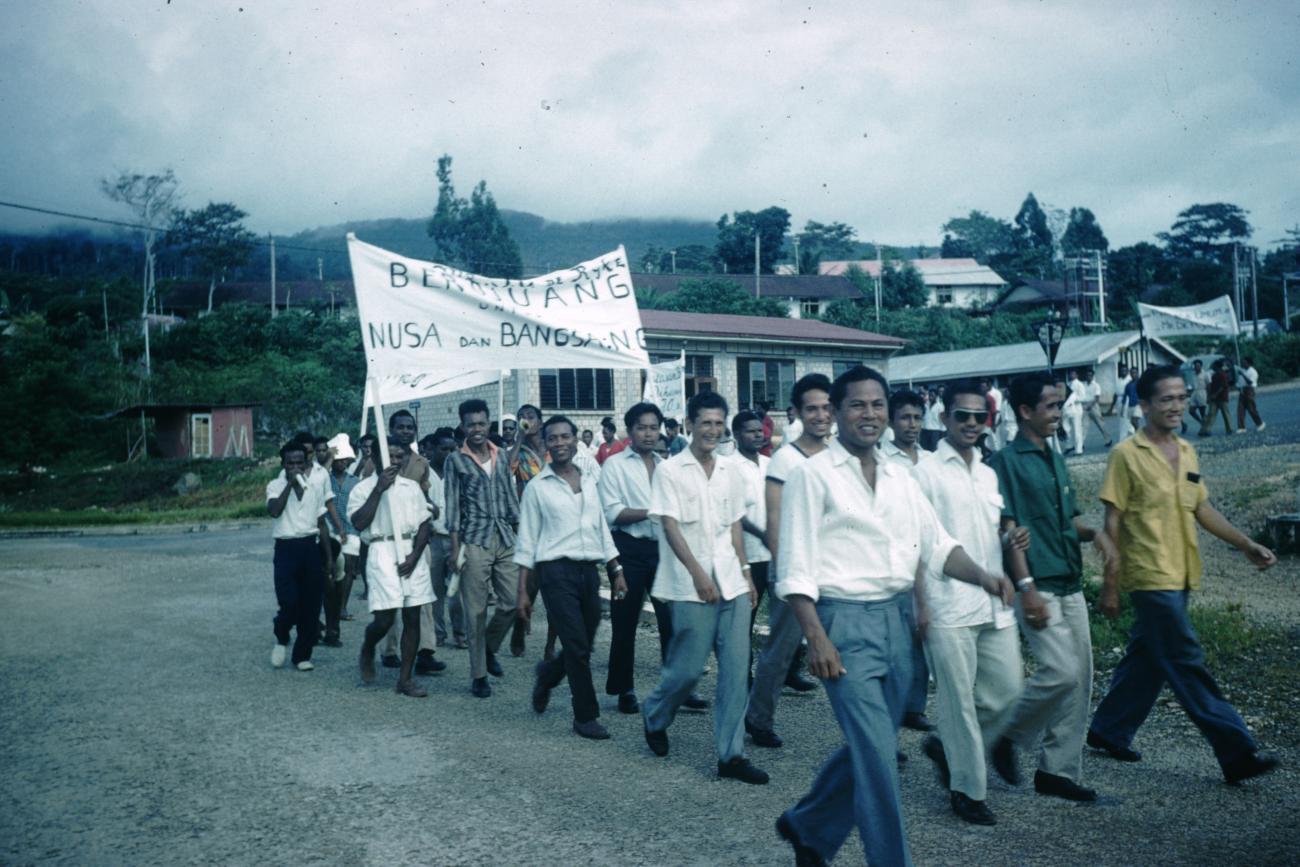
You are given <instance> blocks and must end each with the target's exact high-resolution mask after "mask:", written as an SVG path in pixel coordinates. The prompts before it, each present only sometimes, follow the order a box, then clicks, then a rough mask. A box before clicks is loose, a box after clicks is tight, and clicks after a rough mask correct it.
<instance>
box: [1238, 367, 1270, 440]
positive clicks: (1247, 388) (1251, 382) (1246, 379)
mask: <svg viewBox="0 0 1300 867" xmlns="http://www.w3.org/2000/svg"><path fill="white" fill-rule="evenodd" d="M1241 364H1242V368H1241V370H1239V371H1237V387H1238V388H1239V389H1240V391H1238V392H1237V433H1245V432H1246V414H1247V413H1249V414H1250V418H1251V420H1252V421H1253V422H1255V430H1256V431H1262V430H1263V429H1264V427H1265V423H1264V420H1263V419H1261V418H1260V417H1259V409H1258V408H1257V407H1256V406H1255V389H1256V388H1257V387H1258V386H1259V371H1258V370H1256V369H1255V359H1253V358H1251V357H1250V356H1249V355H1247V356H1246V357H1245V358H1243V359H1242V360H1241Z"/></svg>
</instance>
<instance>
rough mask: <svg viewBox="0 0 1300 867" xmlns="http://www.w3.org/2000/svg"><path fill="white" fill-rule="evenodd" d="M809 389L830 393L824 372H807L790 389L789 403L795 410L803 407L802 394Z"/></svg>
mask: <svg viewBox="0 0 1300 867" xmlns="http://www.w3.org/2000/svg"><path fill="white" fill-rule="evenodd" d="M810 391H824V392H826V393H827V394H830V393H831V381H830V378H829V377H827V376H826V374H824V373H809V374H807V375H806V376H804V377H802V378H801V379H800V380H799V381H798V382H796V383H795V384H794V388H792V389H790V405H791V406H793V407H794V410H795V412H799V411H800V410H802V409H803V396H804V395H805V394H807V393H808V392H810Z"/></svg>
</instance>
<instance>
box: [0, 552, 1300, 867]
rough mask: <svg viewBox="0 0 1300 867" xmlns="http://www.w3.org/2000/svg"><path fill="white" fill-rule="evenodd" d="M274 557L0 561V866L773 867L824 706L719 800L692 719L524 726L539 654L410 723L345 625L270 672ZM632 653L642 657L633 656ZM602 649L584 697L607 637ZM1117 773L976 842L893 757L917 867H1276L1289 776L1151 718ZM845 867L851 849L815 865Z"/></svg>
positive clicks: (976, 832) (447, 683) (910, 743)
mask: <svg viewBox="0 0 1300 867" xmlns="http://www.w3.org/2000/svg"><path fill="white" fill-rule="evenodd" d="M270 553H271V545H270V542H269V540H268V539H267V538H266V535H265V531H264V530H261V529H259V530H255V531H246V532H238V533H220V534H217V533H213V534H201V535H192V536H154V537H123V538H78V539H28V540H13V539H10V540H2V541H0V586H3V588H4V591H5V592H4V598H5V599H6V601H7V602H8V603H9V604H8V609H9V615H10V616H8V617H7V618H6V619H5V623H4V627H3V630H0V767H2V768H3V769H4V773H3V775H2V776H0V863H5V864H25V863H38V862H39V863H56V864H58V863H64V864H86V863H114V864H175V863H215V862H220V863H240V864H242V863H250V864H251V863H259V864H261V863H289V862H291V861H300V862H308V863H321V864H383V865H391V864H398V863H427V864H477V863H483V864H512V865H513V864H547V865H555V864H565V865H567V864H615V863H617V864H622V865H633V864H655V865H658V864H783V863H789V862H790V856H789V850H788V848H786V847H784V845H783V844H780V843H779V842H778V841H777V840H776V838H775V836H774V835H773V833H772V822H773V820H774V819H775V817H776V816H777V814H778V813H779V812H780V811H781V810H782V809H783V808H785V807H786V806H787V805H789V804H790V803H792V802H793V801H794V800H795V799H796V798H797V797H798V796H799V794H800V793H801V792H802V791H803V790H804V789H805V788H806V786H807V785H808V783H809V781H810V779H811V777H812V774H813V772H814V769H815V767H816V764H817V763H818V762H819V761H820V760H821V758H822V757H824V756H825V755H826V754H828V753H829V752H830V751H831V750H832V749H833V748H834V747H835V746H837V745H838V743H839V731H838V729H837V728H836V726H835V724H834V722H833V721H832V718H831V715H830V713H829V708H828V706H827V704H826V702H825V699H824V696H823V695H822V694H821V692H820V691H819V692H817V693H815V694H813V695H811V696H795V695H792V694H791V695H788V696H787V697H785V698H784V699H783V700H782V706H781V708H780V712H779V723H780V730H781V731H782V733H783V734H784V735H785V736H786V737H787V739H788V745H787V747H786V748H785V749H783V750H779V751H762V752H761V754H758V755H755V758H756V759H757V761H758V763H759V764H760V765H761V766H763V767H765V768H767V769H768V770H769V771H770V772H771V773H772V776H773V783H772V785H770V786H767V787H749V786H744V785H742V784H739V783H734V782H731V781H727V782H719V781H716V780H715V779H714V778H713V777H714V759H713V755H712V746H711V724H712V721H711V717H710V716H709V715H707V714H703V715H683V716H682V717H680V718H679V719H678V721H677V723H676V724H675V725H674V726H673V727H672V729H671V737H672V754H671V756H670V757H669V758H668V759H666V760H661V759H656V758H654V757H652V756H651V755H650V754H649V752H648V750H647V749H646V747H645V745H644V742H643V739H642V736H641V721H640V719H639V718H637V717H623V716H620V715H619V714H617V713H616V712H615V711H614V710H613V709H612V707H611V706H610V705H609V704H608V703H607V704H606V710H605V717H604V720H605V722H606V723H607V724H608V725H609V727H610V729H611V730H612V732H613V735H614V738H613V740H611V741H607V742H603V743H592V742H588V741H584V740H581V739H579V738H577V737H576V736H574V735H573V734H572V733H571V732H570V730H569V723H570V714H569V708H568V693H567V690H566V689H564V688H563V687H561V688H560V689H559V690H558V691H557V692H556V694H555V697H554V699H553V701H552V706H551V709H550V710H549V711H548V712H547V713H546V714H545V715H543V716H541V717H538V716H535V715H534V714H533V713H532V712H531V710H530V709H529V707H528V688H529V684H530V678H529V670H530V665H531V663H532V662H534V661H535V660H536V658H537V655H536V654H537V651H538V648H537V647H530V651H529V655H528V657H527V658H525V659H523V660H515V659H506V660H504V662H505V666H506V669H507V671H506V677H505V679H504V680H501V681H498V682H496V684H495V687H496V689H497V692H496V694H495V695H494V696H493V698H491V699H490V700H487V701H481V700H478V699H475V698H473V697H471V696H470V695H469V694H468V691H467V687H468V676H467V664H466V659H465V657H464V655H463V653H461V652H457V651H452V650H448V651H446V652H445V654H444V655H445V656H446V657H447V659H448V661H449V663H450V670H449V671H448V672H447V673H446V675H444V676H442V677H439V678H431V679H428V681H427V682H428V684H429V687H430V692H431V696H430V697H429V698H427V699H424V700H414V699H409V698H405V697H401V696H398V695H396V694H394V692H393V691H392V683H393V680H392V672H387V671H384V672H382V674H381V680H380V683H379V685H377V686H373V687H363V686H361V685H359V683H358V680H357V677H356V666H355V654H356V648H357V646H358V635H359V632H360V624H359V622H357V623H352V624H345V627H349V628H348V629H347V631H346V633H345V636H344V640H345V642H346V647H345V648H344V649H342V650H329V649H325V648H322V649H320V650H319V651H318V653H317V661H318V663H319V668H318V670H317V671H315V672H313V673H310V674H303V673H299V672H296V671H293V670H290V669H283V670H273V669H271V668H270V667H269V665H268V663H267V658H268V652H269V650H270V647H271V643H272V641H271V631H270V617H271V613H272V608H273V596H272V592H271V586H270V565H269V562H270ZM652 640H653V639H652V638H651V633H650V632H649V631H644V632H643V642H644V643H643V644H642V647H643V648H649V647H651V646H652V644H651V642H652ZM598 641H599V642H601V643H600V645H599V648H598V652H597V659H598V660H599V662H598V665H597V669H598V670H597V676H598V678H599V679H601V680H602V681H603V675H604V661H605V659H606V657H607V641H608V630H607V628H605V627H602V629H601V633H600V638H599V639H598ZM654 656H655V654H644V655H643V660H644V664H642V665H641V667H640V668H639V671H638V677H639V679H640V681H639V682H640V684H641V686H642V693H643V694H644V693H645V692H646V691H648V688H649V687H650V686H651V685H652V683H653V678H654V666H653V665H652V663H653V662H657V660H655V659H653V657H654ZM381 671H382V670H381ZM704 687H705V692H706V694H708V693H710V692H711V689H712V683H711V681H707V682H706V683H705V684H704ZM1139 745H1140V746H1141V747H1142V748H1144V749H1146V750H1147V751H1148V758H1147V761H1145V762H1143V763H1142V764H1141V765H1137V766H1130V765H1125V766H1121V765H1118V764H1116V763H1114V762H1109V761H1105V760H1102V759H1098V758H1096V757H1093V756H1089V758H1088V760H1087V769H1086V771H1087V775H1088V777H1089V778H1090V780H1091V781H1092V782H1093V783H1094V784H1095V785H1097V786H1098V787H1099V788H1101V789H1102V790H1103V791H1104V792H1106V793H1107V796H1108V797H1107V800H1106V801H1105V802H1104V803H1102V804H1099V805H1095V806H1091V807H1080V806H1076V805H1070V804H1066V803H1063V802H1055V801H1049V800H1047V799H1044V798H1040V797H1038V796H1035V795H1033V794H1032V793H1031V792H1030V791H1029V790H1028V789H1027V788H1025V787H1021V788H1020V789H1017V790H1012V789H1009V788H1008V787H1007V786H1005V785H1002V784H1001V783H999V782H995V783H994V784H993V786H992V789H991V792H990V796H989V797H990V804H991V806H992V807H993V809H994V810H995V811H996V812H997V813H998V815H999V816H1000V818H1001V823H1000V824H999V826H998V827H997V828H996V829H977V828H973V827H970V826H965V825H961V824H959V823H958V822H957V821H956V820H954V819H953V817H952V816H951V814H950V812H949V810H948V806H947V800H946V797H945V795H944V794H943V793H942V792H941V791H940V790H939V788H938V786H937V784H936V782H935V779H934V774H933V772H932V770H931V768H930V767H928V763H927V762H926V760H925V759H924V758H922V757H921V755H920V751H919V736H917V735H915V734H913V733H910V732H908V733H905V736H904V740H903V748H904V750H905V751H906V752H907V753H908V754H909V755H910V756H911V757H912V759H911V761H910V763H909V764H908V766H907V768H906V769H905V771H904V773H903V787H904V801H905V807H906V811H907V822H908V826H909V830H910V834H911V839H912V842H913V848H914V851H915V853H916V859H917V861H918V863H922V864H947V863H956V862H959V861H960V862H962V863H966V864H992V863H1007V862H1014V863H1023V864H1052V865H1054V867H1059V865H1061V864H1070V863H1080V864H1085V863H1086V864H1130V863H1134V862H1143V861H1146V862H1151V861H1160V862H1167V863H1209V862H1219V863H1221V864H1229V863H1241V862H1243V861H1249V862H1251V863H1256V864H1259V863H1284V862H1286V861H1288V860H1292V859H1293V857H1294V853H1295V852H1296V851H1300V834H1298V833H1297V830H1296V823H1295V822H1294V819H1293V816H1294V808H1295V797H1294V795H1293V794H1292V793H1293V791H1294V790H1295V787H1296V783H1297V776H1296V774H1295V772H1293V771H1290V770H1286V771H1284V772H1282V773H1279V774H1277V775H1275V776H1273V777H1271V778H1269V779H1267V780H1264V781H1261V782H1259V783H1258V784H1256V785H1252V786H1250V787H1247V788H1244V789H1240V790H1237V789H1229V788H1227V787H1225V786H1223V785H1222V784H1221V783H1220V782H1219V779H1218V776H1217V766H1216V765H1215V763H1214V761H1213V758H1212V756H1211V755H1210V752H1209V750H1208V748H1206V747H1205V745H1204V744H1203V742H1201V740H1200V739H1199V737H1198V736H1197V734H1196V732H1195V731H1194V730H1193V729H1191V727H1190V726H1189V725H1188V724H1186V723H1185V722H1184V721H1183V720H1182V719H1181V717H1179V716H1177V715H1174V714H1169V713H1167V712H1164V711H1161V712H1160V713H1159V714H1158V715H1157V717H1156V718H1155V719H1153V720H1152V722H1151V723H1150V724H1149V725H1148V728H1147V729H1146V730H1144V732H1143V736H1142V740H1141V742H1140V744H1139ZM1284 757H1285V759H1286V761H1287V762H1288V764H1289V766H1290V767H1291V768H1294V767H1296V766H1297V765H1300V756H1297V755H1294V754H1292V753H1286V752H1284ZM1025 764H1026V769H1027V770H1028V764H1029V763H1028V761H1026V763H1025ZM861 859H862V853H861V848H860V846H859V845H858V843H857V842H856V840H853V841H850V843H849V845H848V846H847V847H846V848H845V850H844V851H843V852H842V853H841V856H840V859H839V861H838V863H847V864H852V863H861Z"/></svg>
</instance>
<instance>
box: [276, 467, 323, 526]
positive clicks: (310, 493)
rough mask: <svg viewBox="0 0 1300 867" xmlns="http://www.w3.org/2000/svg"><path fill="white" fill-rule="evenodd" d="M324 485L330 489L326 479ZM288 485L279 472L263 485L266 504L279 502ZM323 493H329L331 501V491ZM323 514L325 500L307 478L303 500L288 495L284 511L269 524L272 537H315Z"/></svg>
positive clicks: (303, 488)
mask: <svg viewBox="0 0 1300 867" xmlns="http://www.w3.org/2000/svg"><path fill="white" fill-rule="evenodd" d="M325 484H326V485H329V478H328V477H327V478H326V479H325ZM288 485H289V480H288V478H287V477H286V476H285V474H284V470H280V475H278V476H276V477H275V478H274V479H272V480H271V481H269V482H267V483H266V499H267V501H268V502H269V501H270V500H274V499H276V498H278V497H279V496H280V494H282V493H284V489H285V488H286V487H288ZM326 490H328V491H329V495H330V499H333V498H334V490H333V489H332V488H326ZM324 514H325V496H324V494H323V493H322V492H321V486H320V485H319V484H316V483H314V482H312V480H311V477H310V476H309V477H307V478H306V479H304V480H303V484H302V499H298V494H297V493H295V492H293V491H291V492H290V493H289V498H288V499H287V500H285V503H284V511H283V512H281V513H280V515H279V517H277V518H274V519H273V520H272V521H271V535H272V536H274V537H275V538H277V539H301V538H302V537H304V536H315V535H316V534H317V533H318V532H319V527H318V525H317V523H316V522H317V521H318V520H319V519H320V517H321V515H324Z"/></svg>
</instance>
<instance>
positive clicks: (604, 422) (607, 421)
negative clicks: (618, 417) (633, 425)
mask: <svg viewBox="0 0 1300 867" xmlns="http://www.w3.org/2000/svg"><path fill="white" fill-rule="evenodd" d="M600 426H601V427H602V428H609V429H610V430H612V431H616V430H618V425H616V424H614V417H613V416H612V415H607V416H605V417H604V418H602V419H601V420H600Z"/></svg>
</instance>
